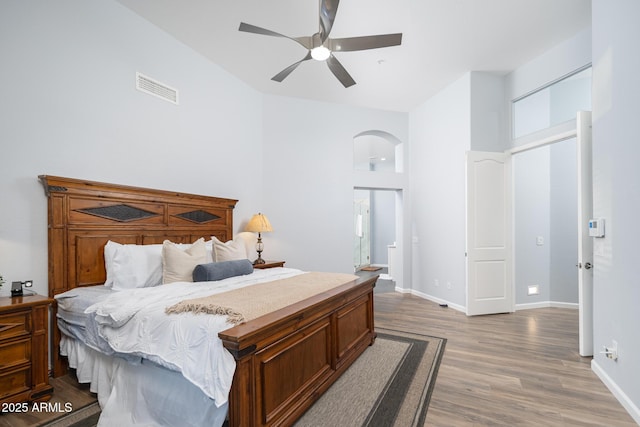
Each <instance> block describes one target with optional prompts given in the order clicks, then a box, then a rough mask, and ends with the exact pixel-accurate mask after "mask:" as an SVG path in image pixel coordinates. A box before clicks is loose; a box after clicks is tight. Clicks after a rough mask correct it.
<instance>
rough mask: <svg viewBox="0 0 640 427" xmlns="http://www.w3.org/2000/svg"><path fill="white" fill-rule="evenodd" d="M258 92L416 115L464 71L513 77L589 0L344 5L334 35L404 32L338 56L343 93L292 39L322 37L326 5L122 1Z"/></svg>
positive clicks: (360, 1) (565, 33)
mask: <svg viewBox="0 0 640 427" xmlns="http://www.w3.org/2000/svg"><path fill="white" fill-rule="evenodd" d="M118 1H119V2H120V3H121V4H123V5H124V6H126V7H128V8H130V9H131V10H133V11H134V12H136V13H137V14H139V15H141V16H142V17H144V18H145V19H147V20H148V21H150V22H151V23H153V24H155V25H156V26H158V27H160V28H162V29H163V30H165V31H166V32H168V33H169V34H171V35H172V36H174V37H175V38H176V39H178V40H180V41H181V42H183V43H184V44H186V45H188V46H190V47H191V48H192V49H194V50H195V51H197V52H199V53H200V54H202V55H204V56H205V57H207V58H209V59H210V60H211V61H213V62H215V63H216V64H218V65H219V66H221V67H222V68H224V69H225V70H227V71H228V72H229V73H231V74H234V75H235V76H237V77H238V78H239V79H241V80H243V81H245V82H246V83H247V84H249V85H250V86H252V87H254V88H255V89H257V90H259V91H262V92H264V93H269V94H277V95H283V96H293V97H301V98H308V99H315V100H320V101H328V102H338V103H344V104H350V105H358V106H365V107H371V108H378V109H383V110H394V111H409V110H411V109H412V108H414V107H416V106H417V105H419V104H420V103H422V102H424V101H425V100H426V99H428V98H429V97H431V96H433V95H434V94H435V93H437V92H438V91H439V90H441V89H442V88H444V87H445V86H446V85H448V84H449V83H451V82H453V81H455V80H456V79H457V78H459V77H461V76H462V75H463V74H464V73H465V72H467V71H470V70H473V71H487V72H494V73H499V74H507V73H509V72H511V71H512V70H514V69H516V68H517V67H519V66H521V65H523V64H525V63H526V62H528V61H530V60H531V59H533V58H535V57H536V56H538V55H540V54H542V53H544V52H545V51H546V50H548V49H550V48H552V47H553V46H555V45H556V44H558V43H560V42H562V41H564V40H566V39H568V38H570V37H572V36H573V35H575V34H576V33H578V32H579V31H581V30H583V29H585V28H587V27H589V26H590V24H591V1H590V0H394V1H385V0H342V1H341V2H340V5H339V8H338V11H337V17H336V19H335V23H334V26H333V29H332V31H331V37H333V38H337V37H354V36H364V35H375V34H386V33H398V32H400V33H403V38H402V45H400V46H396V47H389V48H383V49H374V50H366V51H357V52H337V53H335V56H336V57H337V58H338V59H339V61H340V63H341V64H342V65H343V66H344V67H345V69H346V70H347V71H348V72H349V74H350V75H351V76H352V77H353V79H354V80H355V81H356V84H355V85H353V86H351V87H349V88H344V87H343V86H342V85H341V84H340V82H339V81H338V80H337V79H336V78H335V77H334V75H333V74H332V73H331V72H330V71H329V69H328V68H327V65H326V64H325V63H323V62H319V61H314V60H309V61H305V62H303V63H302V64H301V65H300V66H299V67H298V68H297V69H296V70H295V71H293V72H292V73H291V74H290V75H289V76H288V77H287V78H286V79H285V80H284V81H283V82H281V83H278V82H275V81H272V80H271V77H273V76H274V75H276V74H277V73H279V72H280V71H281V70H282V69H284V68H286V67H287V66H289V65H291V64H293V63H294V62H297V61H299V60H300V59H302V58H303V57H304V56H305V55H306V53H307V51H306V49H305V48H303V47H302V46H301V45H299V44H298V43H296V42H294V41H292V40H289V39H287V38H278V37H268V36H264V35H257V34H250V33H246V32H240V31H238V27H239V25H240V22H246V23H249V24H253V25H256V26H259V27H263V28H266V29H269V30H272V31H275V32H277V33H280V34H283V35H286V36H291V37H298V36H308V35H311V34H313V33H315V32H317V31H318V27H319V19H318V11H319V0H269V1H267V0H231V1H221V0H217V1H216V0H118Z"/></svg>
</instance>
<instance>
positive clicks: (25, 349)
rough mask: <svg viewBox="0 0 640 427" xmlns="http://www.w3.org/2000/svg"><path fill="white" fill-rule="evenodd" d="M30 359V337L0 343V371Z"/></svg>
mask: <svg viewBox="0 0 640 427" xmlns="http://www.w3.org/2000/svg"><path fill="white" fill-rule="evenodd" d="M30 361H31V337H27V338H25V339H22V340H19V341H11V342H9V343H0V372H1V371H2V370H3V369H5V368H8V367H12V366H18V365H22V364H25V363H29V362H30Z"/></svg>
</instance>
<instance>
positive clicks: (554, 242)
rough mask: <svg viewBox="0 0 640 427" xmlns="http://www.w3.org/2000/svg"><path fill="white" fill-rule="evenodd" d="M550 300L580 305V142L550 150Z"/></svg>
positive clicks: (564, 144) (566, 143)
mask: <svg viewBox="0 0 640 427" xmlns="http://www.w3.org/2000/svg"><path fill="white" fill-rule="evenodd" d="M549 160H550V165H549V166H550V167H549V173H550V178H549V187H550V192H549V200H550V205H549V255H550V258H551V261H550V264H549V297H550V301H553V302H560V303H569V304H578V270H577V268H576V261H577V260H578V217H577V206H578V169H577V167H578V166H577V156H576V139H575V138H572V139H568V140H565V141H562V142H557V143H555V144H553V145H552V146H551V147H549Z"/></svg>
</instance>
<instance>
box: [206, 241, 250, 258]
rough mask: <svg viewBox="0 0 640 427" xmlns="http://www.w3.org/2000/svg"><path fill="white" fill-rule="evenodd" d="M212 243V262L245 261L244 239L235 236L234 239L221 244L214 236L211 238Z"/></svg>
mask: <svg viewBox="0 0 640 427" xmlns="http://www.w3.org/2000/svg"><path fill="white" fill-rule="evenodd" d="M211 240H212V241H213V256H214V262H222V261H234V260H237V259H247V258H248V256H247V247H246V246H245V244H244V239H242V237H240V236H236V238H235V239H233V240H229V241H228V242H227V243H222V242H221V241H220V240H218V238H217V237H216V236H211Z"/></svg>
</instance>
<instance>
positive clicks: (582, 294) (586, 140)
mask: <svg viewBox="0 0 640 427" xmlns="http://www.w3.org/2000/svg"><path fill="white" fill-rule="evenodd" d="M571 122H573V126H572V127H571V129H569V130H558V131H557V132H556V133H554V132H553V128H551V129H547V130H545V131H544V133H545V134H546V135H548V136H546V137H543V138H540V139H537V140H535V139H534V140H533V141H531V142H529V143H526V144H523V145H520V146H518V147H513V148H511V149H509V150H505V153H507V154H511V155H512V156H513V155H514V154H518V153H522V152H525V151H529V150H533V149H536V148H540V147H544V146H547V145H551V144H555V143H556V142H562V141H565V140H567V139H571V138H576V156H577V162H578V189H577V191H578V206H576V212H577V214H578V227H579V229H578V248H577V249H578V260H577V264H576V267H578V278H579V282H578V312H579V314H578V317H579V322H578V323H579V325H578V329H579V352H580V355H581V356H591V355H593V297H592V294H593V278H592V276H591V280H589V275H592V274H593V273H592V271H586V270H585V269H584V268H582V266H583V265H584V264H585V263H586V262H591V263H593V245H592V241H591V240H589V239H590V238H589V237H588V235H587V231H586V223H584V221H583V220H584V218H582V216H584V215H586V216H590V213H587V212H584V211H583V208H582V204H583V203H587V204H589V203H592V202H591V200H592V199H591V197H587V198H585V199H588V200H583V194H582V193H583V191H581V190H582V189H583V188H584V187H583V186H584V185H587V186H589V187H591V186H592V179H593V177H592V171H591V170H590V168H588V167H585V165H584V162H585V161H587V162H589V161H590V159H591V135H590V131H591V112H589V111H578V113H577V115H576V120H575V121H573V120H572V121H571ZM557 128H563V129H566V124H562V125H560V126H558V127H556V129H557ZM585 149H586V150H585ZM585 156H586V159H585ZM581 165H582V166H581ZM586 169H589V170H586ZM585 174H586V175H585ZM514 190H515V186H514ZM590 191H592V190H591V189H589V190H588V191H587V192H590ZM589 211H590V212H592V207H591V209H589ZM581 218H582V221H581ZM587 220H588V218H587ZM581 222H583V223H582V224H581ZM513 224H515V215H514V221H513ZM513 235H514V237H515V232H514V233H513ZM513 248H514V249H513V251H514V253H513V257H512V259H513V260H514V262H515V259H516V254H515V244H514V245H513ZM585 276H587V277H585ZM513 286H515V269H513ZM513 298H514V299H515V292H514V293H513ZM514 302H515V301H514ZM514 306H515V304H514Z"/></svg>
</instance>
